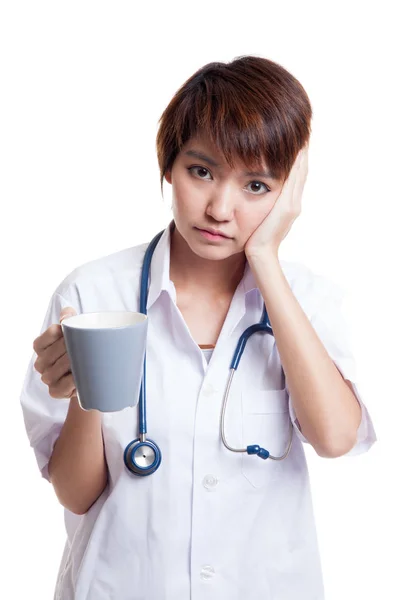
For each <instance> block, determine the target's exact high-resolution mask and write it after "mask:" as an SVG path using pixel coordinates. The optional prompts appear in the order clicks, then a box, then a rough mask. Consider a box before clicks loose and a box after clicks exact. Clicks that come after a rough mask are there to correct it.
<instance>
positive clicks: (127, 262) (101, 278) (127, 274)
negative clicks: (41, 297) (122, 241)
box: [55, 242, 149, 297]
mask: <svg viewBox="0 0 400 600" xmlns="http://www.w3.org/2000/svg"><path fill="white" fill-rule="evenodd" d="M148 245H149V242H145V243H142V244H138V245H136V246H132V247H130V248H124V249H122V250H118V251H117V252H113V253H112V254H107V255H105V256H101V257H99V258H96V259H94V260H91V261H88V262H86V263H82V264H81V265H78V266H77V267H76V268H75V269H74V270H73V271H71V272H70V273H68V274H67V276H66V277H65V278H64V279H63V280H62V281H61V282H60V284H59V285H58V287H57V289H56V290H55V292H56V293H58V294H60V295H61V296H67V297H68V291H69V290H70V289H71V288H79V287H80V286H81V285H88V284H90V285H96V284H98V285H99V286H101V287H104V286H105V285H107V283H110V284H111V283H112V284H113V285H118V282H119V281H121V280H122V279H123V280H127V279H128V280H132V281H136V280H137V276H138V275H139V274H140V272H141V267H142V263H143V257H144V254H145V252H146V248H147V246H148Z"/></svg>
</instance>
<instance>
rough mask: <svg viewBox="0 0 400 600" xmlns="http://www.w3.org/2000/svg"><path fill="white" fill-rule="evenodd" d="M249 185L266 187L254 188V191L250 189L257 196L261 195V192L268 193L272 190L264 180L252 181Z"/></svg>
mask: <svg viewBox="0 0 400 600" xmlns="http://www.w3.org/2000/svg"><path fill="white" fill-rule="evenodd" d="M248 185H255V186H263V187H264V189H263V187H261V189H260V188H258V189H256V190H254V189H253V190H252V191H251V190H250V192H251V193H252V194H254V195H255V196H261V194H266V193H267V192H270V191H271V190H270V189H269V187H268V186H267V185H266V184H265V183H263V182H262V181H250V183H249V184H248ZM258 192H259V193H258Z"/></svg>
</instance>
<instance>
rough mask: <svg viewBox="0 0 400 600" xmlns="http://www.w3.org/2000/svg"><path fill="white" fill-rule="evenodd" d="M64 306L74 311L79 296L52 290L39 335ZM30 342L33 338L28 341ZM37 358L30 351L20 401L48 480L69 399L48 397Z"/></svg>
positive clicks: (56, 317)
mask: <svg viewBox="0 0 400 600" xmlns="http://www.w3.org/2000/svg"><path fill="white" fill-rule="evenodd" d="M66 306H72V307H73V308H74V309H75V310H76V312H77V314H79V313H80V312H82V311H81V310H80V302H79V295H77V294H76V292H75V293H74V292H72V293H70V294H68V295H67V292H66V295H65V297H64V295H61V293H60V292H59V291H57V290H56V291H55V292H54V294H53V296H52V298H51V300H50V303H49V306H48V309H47V313H46V316H45V319H44V322H43V325H42V328H41V331H40V333H39V334H38V336H39V335H41V334H42V333H43V332H44V331H45V330H46V329H47V328H48V327H50V325H52V324H53V323H57V324H59V323H60V313H61V310H62V309H63V308H65V307H66ZM32 343H33V341H32ZM36 359H37V354H36V352H34V353H33V355H32V358H31V360H30V363H29V365H28V369H27V372H26V375H25V379H24V383H23V387H22V392H21V396H20V403H21V406H22V412H23V417H24V422H25V429H26V432H27V435H28V439H29V442H30V445H31V447H32V448H33V450H34V453H35V456H36V461H37V464H38V467H39V469H40V471H41V473H42V476H43V477H44V478H45V479H47V481H50V478H49V472H48V463H49V460H50V457H51V454H52V452H53V447H54V444H55V442H56V440H57V438H58V436H59V435H60V432H61V429H62V426H63V424H64V421H65V418H66V416H67V412H68V406H69V398H52V397H51V396H50V394H49V388H48V386H47V385H46V384H45V383H43V381H42V380H41V374H40V373H39V372H38V371H36V369H35V368H34V366H33V365H34V362H35V361H36Z"/></svg>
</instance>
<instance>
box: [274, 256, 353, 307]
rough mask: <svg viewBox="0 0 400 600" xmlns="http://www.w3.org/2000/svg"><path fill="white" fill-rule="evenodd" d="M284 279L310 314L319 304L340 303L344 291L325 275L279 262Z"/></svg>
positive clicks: (301, 266)
mask: <svg viewBox="0 0 400 600" xmlns="http://www.w3.org/2000/svg"><path fill="white" fill-rule="evenodd" d="M280 264H281V267H282V270H283V272H284V274H285V277H286V279H287V281H288V283H289V285H290V287H291V289H292V291H293V293H294V294H295V296H296V297H297V299H298V301H299V302H300V304H301V305H302V306H303V307H304V308H306V309H307V312H310V313H312V312H313V311H314V310H315V309H316V308H317V307H318V305H319V304H321V302H325V301H334V302H341V301H342V299H343V298H344V296H345V295H346V289H345V287H344V286H343V285H341V284H339V283H338V282H337V281H335V280H333V279H332V278H330V277H328V276H327V275H325V274H322V273H320V272H317V271H316V270H314V269H311V268H310V267H308V266H307V265H305V264H303V263H300V262H297V261H288V260H280Z"/></svg>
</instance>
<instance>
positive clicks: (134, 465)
mask: <svg viewBox="0 0 400 600" xmlns="http://www.w3.org/2000/svg"><path fill="white" fill-rule="evenodd" d="M124 463H125V465H126V467H127V468H128V469H129V471H131V473H134V474H135V475H142V476H143V475H151V474H152V473H154V471H157V469H158V467H159V466H160V464H161V450H160V448H159V447H158V446H157V444H156V443H155V442H153V440H150V439H149V438H147V439H146V440H145V441H143V442H141V441H140V439H139V438H136V440H133V441H132V442H130V443H129V444H128V445H127V447H126V448H125V452H124Z"/></svg>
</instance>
